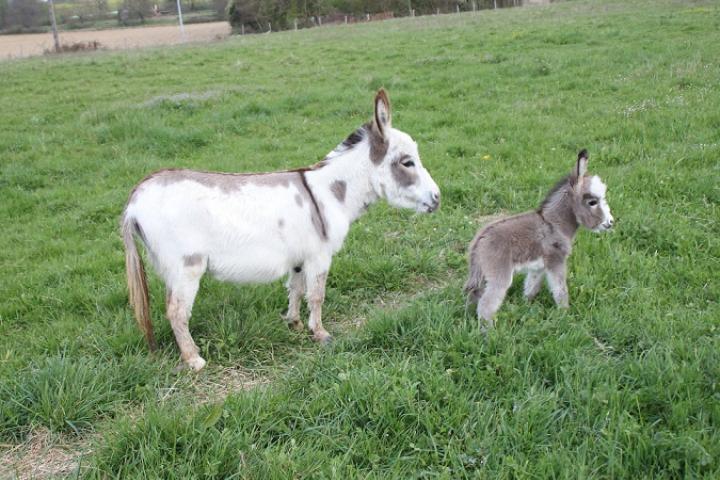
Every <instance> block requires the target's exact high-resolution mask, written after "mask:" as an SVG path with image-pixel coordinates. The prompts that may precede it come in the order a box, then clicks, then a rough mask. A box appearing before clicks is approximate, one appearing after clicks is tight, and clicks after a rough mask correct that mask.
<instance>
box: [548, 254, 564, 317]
mask: <svg viewBox="0 0 720 480" xmlns="http://www.w3.org/2000/svg"><path fill="white" fill-rule="evenodd" d="M546 272H547V280H548V285H550V291H551V292H552V296H553V298H554V299H555V304H557V306H558V307H560V308H568V306H569V305H570V301H569V298H568V288H567V281H566V275H567V273H566V272H567V265H566V263H565V259H563V260H556V261H554V262H552V263H550V264H549V265H548V266H547V270H546Z"/></svg>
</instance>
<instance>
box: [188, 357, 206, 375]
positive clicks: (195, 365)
mask: <svg viewBox="0 0 720 480" xmlns="http://www.w3.org/2000/svg"><path fill="white" fill-rule="evenodd" d="M185 363H187V366H188V367H190V369H191V370H192V371H194V372H199V371H200V370H202V369H203V367H205V364H206V363H207V362H206V361H205V360H203V358H202V357H193V358H191V359H190V360H188V361H187V362H185Z"/></svg>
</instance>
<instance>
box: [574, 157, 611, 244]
mask: <svg viewBox="0 0 720 480" xmlns="http://www.w3.org/2000/svg"><path fill="white" fill-rule="evenodd" d="M587 164H588V153H587V150H585V149H583V150H581V151H580V153H578V158H577V163H576V165H575V169H574V170H573V173H572V174H570V183H571V185H572V188H573V211H574V212H575V218H577V221H578V223H580V224H581V225H584V226H585V227H587V228H589V229H590V230H592V231H594V232H602V231H605V230H609V229H610V228H612V226H613V223H614V222H615V219H614V218H613V216H612V214H611V213H610V206H609V205H608V203H607V200H606V199H605V193H606V191H607V186H606V185H605V184H604V183H603V181H602V180H600V177H598V176H597V175H587Z"/></svg>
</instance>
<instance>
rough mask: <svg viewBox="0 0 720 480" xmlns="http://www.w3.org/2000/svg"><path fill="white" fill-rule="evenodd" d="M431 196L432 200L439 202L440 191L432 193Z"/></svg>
mask: <svg viewBox="0 0 720 480" xmlns="http://www.w3.org/2000/svg"><path fill="white" fill-rule="evenodd" d="M432 198H433V200H434V201H435V202H439V201H440V192H438V193H433V197H432Z"/></svg>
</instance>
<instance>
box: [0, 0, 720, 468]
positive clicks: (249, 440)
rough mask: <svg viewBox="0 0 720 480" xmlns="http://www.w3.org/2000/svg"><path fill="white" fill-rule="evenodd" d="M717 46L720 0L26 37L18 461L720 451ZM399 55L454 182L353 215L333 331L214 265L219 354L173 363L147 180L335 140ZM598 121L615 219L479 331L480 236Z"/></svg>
mask: <svg viewBox="0 0 720 480" xmlns="http://www.w3.org/2000/svg"><path fill="white" fill-rule="evenodd" d="M719 59H720V6H719V5H718V4H717V2H712V1H709V0H708V1H695V2H680V1H675V0H660V1H650V0H637V1H625V0H623V1H602V2H599V1H572V2H567V3H557V4H553V5H552V6H550V7H547V8H527V9H509V10H502V11H500V10H498V11H484V12H481V13H478V14H461V15H447V16H438V17H419V18H414V19H402V20H393V21H388V22H378V23H374V24H368V25H355V26H343V27H328V28H322V29H312V30H307V31H300V32H287V33H281V34H273V35H258V36H247V37H243V38H233V39H230V40H228V41H226V42H223V43H218V44H213V45H205V46H185V47H176V48H172V49H156V50H143V51H136V52H125V53H108V52H104V53H103V52H99V53H96V54H89V55H83V56H67V57H63V58H36V59H29V60H23V61H12V62H5V63H3V64H0V79H1V80H0V92H2V93H1V94H0V125H2V129H0V166H1V168H2V174H1V177H0V199H1V200H0V223H1V224H2V225H3V228H2V233H3V234H2V235H1V236H0V269H1V271H2V279H1V280H0V445H2V447H0V448H2V449H3V450H4V454H2V457H1V458H2V463H0V468H2V469H3V470H4V472H1V473H0V477H2V476H3V475H8V476H10V477H12V476H13V475H20V476H26V475H30V474H31V473H33V472H34V473H35V474H36V475H44V474H47V473H48V471H49V473H53V472H54V473H56V474H71V475H75V474H76V473H79V474H80V475H81V476H83V477H88V478H95V477H97V478H229V477H232V478H255V479H256V478H448V479H449V478H453V479H454V478H550V477H552V478H632V479H636V478H698V477H706V478H718V476H720V431H719V430H718V428H719V425H720V384H719V383H720V340H719V335H720V330H719V326H720V325H719V324H720V308H718V298H719V294H720V287H719V286H718V273H717V272H718V271H719V269H720V261H719V258H720V222H719V221H718V219H719V218H720V209H719V206H718V204H719V203H720V187H719V182H718V179H720V162H719V161H718V158H720V64H719V63H718V62H719ZM380 86H385V87H386V88H388V90H389V92H390V95H391V99H392V101H393V106H394V119H393V122H394V125H395V126H397V127H398V128H400V129H402V130H405V131H407V132H409V133H410V134H411V135H413V136H414V138H415V139H416V140H417V142H418V144H419V146H420V152H421V155H422V157H423V161H424V163H425V165H426V166H427V167H428V169H429V170H430V172H431V173H432V175H433V177H434V178H435V180H436V181H437V183H438V184H439V186H440V188H441V190H442V192H443V206H442V208H441V210H440V211H439V212H438V213H436V214H433V215H427V216H420V215H415V214H412V213H410V212H404V211H397V210H393V209H391V208H389V207H387V206H385V205H378V206H375V207H373V208H372V209H371V210H370V212H369V213H368V214H367V215H365V216H364V217H362V218H361V219H360V220H359V221H358V222H357V223H356V224H355V225H354V226H353V228H352V230H351V233H350V236H349V237H348V239H347V241H346V244H345V247H344V249H343V251H342V252H341V253H340V254H339V255H338V256H337V257H336V259H335V261H334V263H333V267H332V270H331V274H330V278H329V288H328V294H327V303H326V309H325V312H324V313H325V325H326V327H327V328H328V329H329V330H330V332H331V333H333V334H334V335H335V338H336V342H334V344H333V345H332V346H330V347H326V348H323V347H320V346H318V345H316V344H314V343H313V342H312V341H311V340H310V339H309V338H308V337H307V336H306V335H301V334H297V333H294V332H290V331H288V329H287V328H286V326H285V324H284V322H282V321H281V319H280V314H281V313H282V312H283V310H284V308H285V302H286V299H285V293H284V288H283V286H282V285H281V284H280V283H279V282H278V283H275V284H271V285H266V286H244V287H238V286H234V285H228V284H221V283H219V282H216V281H212V280H206V281H205V282H204V283H203V285H202V287H201V291H200V294H199V298H198V302H197V303H196V307H195V311H194V317H193V321H192V322H191V330H192V331H193V335H194V337H195V339H196V341H198V344H199V345H200V347H201V350H202V355H203V356H204V357H205V358H206V359H207V360H208V361H209V364H208V367H207V369H206V370H205V371H203V372H201V373H199V374H192V373H189V372H186V371H183V372H179V373H176V372H175V371H174V367H175V366H176V364H177V362H178V351H177V347H176V346H175V344H174V339H173V336H172V332H171V330H170V328H169V325H168V323H167V321H165V320H164V319H163V312H162V309H163V302H164V298H163V297H164V295H163V289H162V285H161V284H160V283H159V281H158V280H157V279H156V278H155V277H153V278H152V280H151V285H150V287H151V296H152V311H153V318H154V323H155V328H156V333H157V334H158V337H159V342H160V344H161V351H160V352H159V353H158V354H157V355H150V354H148V351H147V348H146V346H145V345H144V343H143V340H142V336H141V334H140V333H139V331H138V330H137V328H136V326H135V323H134V320H133V318H132V314H131V311H130V309H129V308H128V306H127V293H126V287H125V284H124V282H125V280H124V260H123V251H122V246H121V241H120V237H119V234H118V218H119V215H120V213H121V211H122V208H123V205H124V202H125V200H126V198H127V194H128V192H129V191H130V189H131V188H132V187H133V185H134V184H135V183H136V182H137V181H138V180H139V179H141V178H142V177H143V176H144V175H146V174H147V173H149V172H152V171H153V170H156V169H160V168H164V167H191V168H198V169H209V170H223V171H261V170H275V169H285V168H292V167H299V166H303V165H308V164H311V163H314V162H315V161H317V160H320V159H321V158H322V157H323V156H324V155H325V154H326V153H327V152H329V151H330V150H331V149H332V148H334V147H335V145H336V144H337V143H338V142H340V141H341V140H342V139H344V138H345V136H346V135H347V134H349V133H350V132H351V131H353V129H355V128H356V127H357V126H359V125H360V124H362V123H363V122H365V121H366V120H367V119H368V118H369V116H370V113H371V107H372V105H371V104H372V95H373V93H374V91H375V90H376V89H377V88H378V87H380ZM582 147H587V148H588V149H589V151H590V154H591V160H590V170H591V171H592V172H595V173H599V174H601V175H602V177H603V178H604V179H605V181H606V183H607V184H608V186H609V193H608V198H609V202H610V205H611V207H612V209H613V214H614V215H615V217H616V219H617V229H616V231H615V232H613V233H611V234H606V235H594V234H592V233H589V232H586V231H584V232H580V234H579V235H578V238H577V241H576V248H575V252H574V253H573V256H572V257H571V261H570V273H569V288H570V298H571V307H570V309H569V310H567V311H560V310H557V309H556V308H555V307H554V306H553V302H552V299H551V297H550V295H549V294H548V293H547V291H545V292H543V293H542V294H541V295H540V297H539V298H538V299H537V300H536V301H535V302H533V303H532V304H527V303H525V302H524V300H523V299H522V295H521V291H520V290H521V288H519V287H520V282H519V281H518V279H516V282H515V286H514V288H513V289H512V290H511V293H510V295H509V296H508V298H507V300H506V302H505V304H504V305H503V307H502V309H501V311H500V313H499V315H498V318H497V322H496V323H497V328H496V329H495V330H493V331H491V332H489V334H487V335H484V334H483V333H482V332H481V330H480V329H479V327H478V324H477V321H476V320H475V319H474V318H473V316H472V315H466V313H465V309H464V299H463V297H462V294H461V291H460V289H461V286H462V283H463V281H464V278H465V275H466V264H465V249H466V246H467V244H468V242H469V241H470V240H471V238H472V236H473V234H474V233H475V231H476V229H477V228H478V227H479V226H480V225H481V224H482V222H483V221H485V220H486V219H487V217H488V216H491V215H497V214H498V213H506V212H516V211H523V210H527V209H530V208H533V207H535V206H536V205H537V204H538V203H539V201H540V200H541V199H542V198H543V196H544V193H545V192H546V191H547V190H548V189H549V188H550V187H551V186H552V185H553V183H554V182H555V180H556V179H557V178H559V177H560V176H562V175H564V174H566V173H567V172H568V171H569V169H570V167H571V166H572V164H573V160H574V158H575V155H576V153H577V151H578V150H579V149H580V148H582ZM81 455H82V458H80V459H79V458H78V457H80V456H81ZM56 464H57V465H56ZM55 465H56V466H55ZM28 472H30V473H28ZM43 472H45V473H43Z"/></svg>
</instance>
